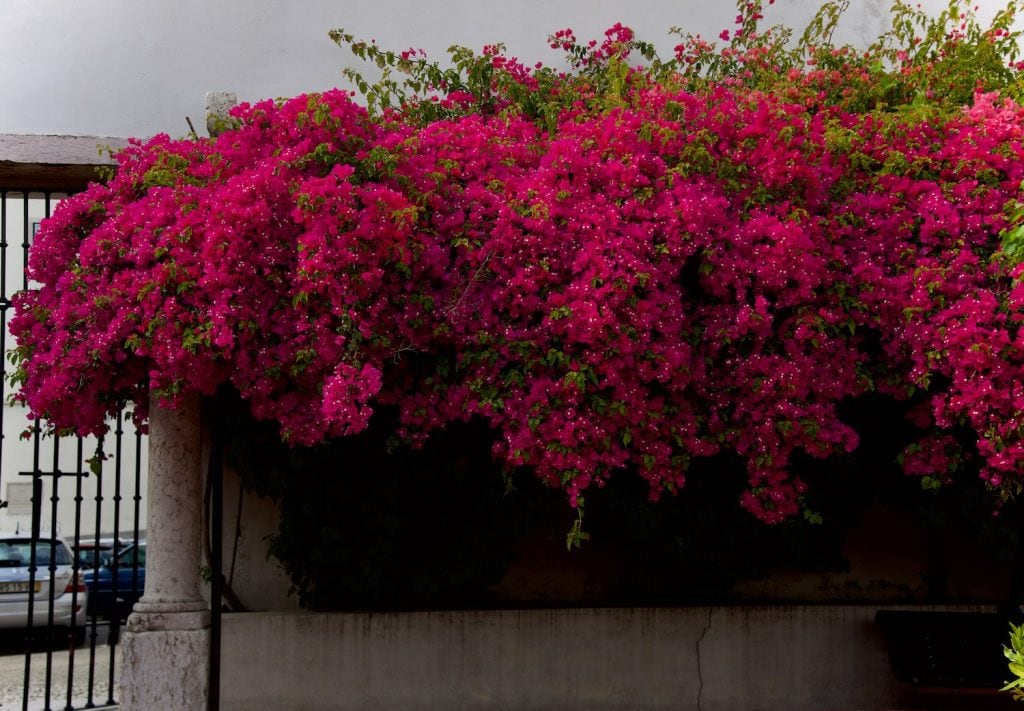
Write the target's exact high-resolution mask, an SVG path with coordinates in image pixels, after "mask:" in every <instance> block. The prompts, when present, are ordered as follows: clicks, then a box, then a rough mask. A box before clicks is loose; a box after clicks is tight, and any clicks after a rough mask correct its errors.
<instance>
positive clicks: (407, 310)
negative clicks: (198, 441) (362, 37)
mask: <svg viewBox="0 0 1024 711" xmlns="http://www.w3.org/2000/svg"><path fill="white" fill-rule="evenodd" d="M843 7H844V4H843V3H841V2H840V3H835V2H831V3H826V4H825V5H824V6H823V8H822V10H821V11H820V12H819V14H818V15H817V17H816V18H815V19H814V21H812V23H811V25H810V27H809V28H808V30H807V31H806V32H805V33H804V34H803V35H802V40H801V41H800V42H798V43H797V44H796V45H795V46H794V45H792V43H791V42H789V35H788V34H787V31H786V30H784V29H779V28H771V29H762V28H761V23H760V20H761V17H760V15H761V5H760V3H759V2H741V3H740V5H739V9H740V13H739V17H738V18H737V20H738V22H737V28H736V30H735V31H733V32H731V33H729V32H727V33H723V37H724V38H725V39H726V40H727V41H728V45H727V46H725V47H723V48H718V47H716V46H714V45H712V44H710V43H708V42H706V41H705V40H703V39H700V38H698V37H688V36H685V35H683V34H682V33H681V32H680V33H679V34H680V36H681V39H682V42H681V43H680V44H679V46H678V47H677V48H676V50H675V53H674V55H673V57H671V58H668V59H663V58H660V57H659V56H658V55H657V53H656V52H655V50H654V48H653V47H652V46H651V45H649V44H647V43H645V42H643V41H640V40H638V39H637V38H636V37H635V36H634V34H633V32H632V31H631V30H630V29H629V28H626V27H623V26H621V25H617V26H615V27H613V28H611V29H610V30H608V32H607V33H606V35H605V38H604V40H603V41H601V42H596V41H595V42H591V43H587V44H581V43H580V42H578V41H577V39H576V37H575V36H574V34H573V33H572V31H571V30H562V31H560V32H557V33H555V34H554V35H552V37H551V44H552V45H553V46H554V47H555V48H556V49H561V50H563V51H564V52H565V56H566V60H567V63H568V66H569V69H568V70H566V71H562V70H558V69H555V68H551V67H545V66H543V65H540V66H533V67H532V68H531V67H528V66H526V65H524V64H523V63H521V62H519V61H518V60H516V59H514V58H511V57H508V56H507V55H506V54H505V53H504V51H503V49H502V48H501V47H500V46H492V47H487V48H485V49H484V50H483V52H482V53H480V54H476V53H474V52H472V51H470V50H467V49H465V48H453V49H452V51H451V66H449V67H442V66H441V65H439V64H436V63H433V62H431V61H429V60H428V59H427V58H425V57H423V56H422V55H421V54H419V53H417V52H414V51H408V52H403V53H397V54H396V53H393V52H389V51H386V50H381V49H379V48H377V47H376V46H375V45H373V44H372V43H369V44H368V43H364V42H360V41H357V40H355V39H354V38H353V37H351V36H350V35H348V34H346V33H345V32H344V31H342V30H338V31H336V32H335V33H334V34H333V36H334V37H335V39H336V40H338V41H339V42H340V43H342V44H346V45H348V46H350V47H351V49H352V50H353V52H355V53H356V55H357V56H359V57H362V58H364V59H367V60H369V61H371V62H373V63H375V64H376V65H377V66H378V67H379V68H380V69H381V70H382V71H383V76H382V78H381V79H380V80H379V81H376V82H370V81H367V80H366V79H364V78H363V77H362V76H361V75H359V74H358V73H356V72H349V77H350V78H351V79H352V80H353V81H354V83H355V85H356V86H357V88H358V89H359V90H360V91H361V92H362V93H363V95H364V97H365V102H366V106H365V107H364V106H361V105H359V104H357V103H356V102H354V101H353V100H352V97H351V96H350V94H349V93H347V92H343V91H337V90H336V91H330V92H325V93H323V94H311V95H308V96H300V97H296V98H294V99H288V100H284V101H280V102H270V101H267V102H261V103H258V104H256V105H252V106H249V105H244V106H242V107H240V108H239V109H238V110H237V111H236V113H235V114H234V121H235V122H236V123H235V124H234V128H232V129H231V130H228V131H225V132H224V133H222V134H221V135H220V136H218V137H217V138H216V139H209V140H207V139H191V140H171V139H170V138H168V137H167V136H157V137H155V138H153V139H151V140H149V141H147V142H144V143H142V142H138V143H135V144H133V145H132V146H130V147H129V148H128V149H126V150H125V151H123V152H122V153H121V154H120V155H119V157H118V160H119V168H118V171H117V174H116V175H115V176H114V177H113V178H112V179H111V180H110V181H109V182H108V183H107V184H106V185H93V186H91V187H90V188H89V189H88V190H87V191H86V192H84V193H82V194H80V195H78V196H75V197H74V198H72V199H69V200H67V201H65V202H64V203H62V205H61V207H60V209H59V210H58V211H57V213H56V214H55V216H54V217H53V218H52V219H50V220H49V221H47V223H46V224H45V226H44V227H43V228H42V230H41V231H40V234H39V236H38V239H37V243H36V245H35V248H34V250H33V255H32V258H31V264H30V272H31V277H32V279H34V280H35V281H37V282H38V283H40V284H41V285H42V287H41V289H39V290H38V291H32V292H26V293H24V294H21V295H20V296H19V297H18V299H17V304H16V306H17V316H16V317H15V319H14V320H13V322H12V326H11V327H12V330H13V332H14V333H15V334H16V336H17V338H18V347H17V349H16V350H15V351H14V352H13V359H14V361H15V362H16V364H17V371H16V373H15V376H14V378H15V380H16V381H17V382H18V383H20V385H21V389H20V391H19V393H18V395H17V398H18V399H20V400H21V401H23V402H25V403H27V404H28V405H29V406H30V408H31V410H32V412H33V413H34V414H35V415H36V416H39V417H42V418H45V419H47V420H48V421H49V422H50V423H52V424H53V425H54V426H56V427H62V428H63V427H71V428H75V429H77V430H78V431H79V432H82V433H89V432H97V431H100V430H101V429H102V428H103V426H104V425H103V417H104V415H105V414H106V413H107V412H111V411H114V410H116V409H117V408H119V407H120V406H121V405H123V404H124V403H125V402H134V403H135V405H136V411H137V413H138V414H139V417H140V418H143V417H144V416H145V408H146V406H147V403H148V398H149V396H150V395H151V394H152V395H154V396H155V397H156V398H157V400H158V401H159V402H161V403H162V404H164V405H166V406H174V403H175V402H176V399H177V398H179V397H180V396H181V394H182V393H183V392H187V391H199V392H202V393H212V392H214V391H215V390H216V389H217V388H218V387H219V386H221V385H223V384H225V383H228V384H230V385H232V386H233V387H234V388H235V389H236V390H237V391H238V392H239V393H240V394H241V395H242V397H243V398H245V400H246V401H247V402H248V403H249V405H250V408H251V411H252V413H253V415H254V416H255V417H257V418H258V419H261V420H267V421H273V422H276V423H277V425H278V427H279V434H280V436H281V437H282V438H283V439H285V440H287V441H288V442H289V443H291V444H293V445H297V446H313V445H316V444H318V443H320V442H322V441H325V440H329V439H332V438H339V437H346V436H352V435H355V434H357V433H359V432H362V431H364V430H365V429H366V428H367V426H368V423H369V422H370V418H371V415H372V413H373V411H374V408H379V407H381V406H387V407H392V408H394V409H395V410H396V411H397V413H398V414H397V420H396V425H395V428H394V434H396V435H397V436H398V437H400V438H401V439H402V440H403V441H404V442H406V443H408V444H410V445H413V446H421V445H423V444H424V443H425V442H427V441H428V440H429V438H430V437H431V436H436V435H437V434H438V433H440V432H444V431H445V430H447V429H449V428H451V427H453V426H454V425H455V424H456V423H466V422H470V421H477V422H482V423H484V424H485V425H486V426H487V427H488V428H489V429H490V431H492V432H494V433H495V441H494V443H493V446H492V455H493V456H494V457H495V459H496V461H498V462H499V463H501V464H502V465H503V466H504V467H505V468H506V470H507V471H508V472H513V471H519V470H531V471H533V472H534V473H535V474H536V475H537V476H538V477H539V478H540V479H541V480H542V481H544V482H545V483H546V484H548V485H549V486H551V487H554V488H561V489H563V490H564V491H565V492H566V495H567V497H568V499H569V501H570V503H571V504H572V506H574V507H577V508H578V507H580V506H581V505H582V503H583V499H584V494H585V493H586V492H587V491H590V490H593V489H594V488H595V487H596V488H600V487H602V486H604V485H605V484H606V482H608V481H609V479H610V478H611V477H613V475H616V474H617V473H619V472H622V471H628V472H634V473H636V474H638V475H639V476H640V477H642V478H643V479H644V480H646V482H647V484H648V487H649V492H650V496H651V498H653V499H657V498H658V497H659V496H661V495H662V494H663V493H665V492H670V493H675V492H678V491H679V489H680V488H681V487H683V486H684V484H685V483H686V479H687V475H688V471H689V470H690V467H691V465H692V463H693V462H694V461H695V460H698V459H701V458H707V457H713V456H718V455H725V456H729V457H736V458H738V459H739V460H740V461H742V462H743V463H744V467H745V473H746V479H747V488H746V490H745V491H744V493H743V494H742V495H741V501H742V504H743V506H744V507H745V508H747V509H748V510H749V511H751V512H753V513H754V514H755V515H756V516H758V517H759V518H760V519H762V520H764V521H767V522H773V523H778V522H781V521H784V520H786V519H789V518H791V517H793V516H797V515H803V516H805V517H806V518H807V519H808V520H817V513H816V512H815V511H814V510H813V509H812V508H810V507H809V506H808V504H807V498H806V493H807V482H806V480H805V479H806V477H802V476H801V475H800V474H799V472H798V471H797V470H796V468H795V467H794V462H795V461H797V460H798V459H801V458H805V457H809V458H811V459H815V460H824V459H825V458H828V457H834V456H841V455H842V454H844V453H847V452H850V451H851V450H854V449H855V448H856V447H857V446H858V444H859V437H858V433H857V432H856V431H855V429H854V428H853V427H851V426H850V424H849V423H848V422H846V421H844V419H843V417H842V416H841V408H842V406H843V404H844V403H846V402H849V401H850V400H854V399H857V398H862V397H865V396H866V395H868V394H870V393H881V394H884V395H886V396H887V397H890V398H892V399H893V400H895V401H896V402H899V403H903V404H904V405H905V409H906V412H907V419H908V422H909V423H910V425H911V426H912V428H913V433H914V436H913V438H912V440H913V441H911V442H910V443H909V444H908V445H907V447H906V448H905V450H904V451H903V452H902V454H901V455H900V462H901V464H902V467H903V469H904V471H905V472H906V473H907V474H909V475H912V476H917V477H919V478H920V481H921V485H922V486H923V487H924V488H926V489H934V488H938V487H942V486H944V485H947V484H949V483H950V482H951V481H953V480H954V479H955V478H956V477H957V476H961V475H963V474H964V473H971V474H973V473H975V472H976V473H979V474H980V476H981V478H982V480H983V481H984V482H985V483H986V486H988V487H989V489H990V490H991V491H992V492H993V494H995V495H996V501H997V502H998V501H1000V500H1005V499H1007V498H1010V497H1013V496H1014V495H1016V494H1017V493H1019V491H1020V489H1021V481H1022V478H1021V475H1022V473H1024V436H1022V435H1024V384H1022V383H1024V379H1022V378H1021V368H1022V365H1024V342H1022V337H1024V336H1022V332H1021V325H1022V323H1024V286H1022V285H1021V283H1020V281H1019V279H1018V276H1019V272H1020V268H1019V267H1018V266H1016V259H1015V257H1016V255H1017V254H1018V253H1019V249H1018V248H1017V247H1015V246H1014V245H1015V244H1016V242H1017V241H1019V234H1020V230H1019V215H1020V208H1019V204H1018V202H1017V201H1018V197H1019V192H1020V186H1021V181H1022V179H1024V161H1022V157H1024V123H1022V118H1024V109H1022V108H1021V106H1020V105H1018V104H1017V103H1016V101H1015V97H1016V96H1017V94H1018V91H1019V67H1018V65H1017V64H1015V62H1016V59H1017V55H1016V41H1017V33H1016V31H1014V30H1013V29H1012V20H1013V16H1014V12H1015V10H1016V4H1015V3H1010V5H1008V6H1007V8H1006V10H1005V11H1004V12H1003V13H1000V14H999V15H997V17H996V19H995V21H994V23H993V24H992V25H991V26H990V27H988V28H982V27H981V25H980V24H979V23H978V22H977V20H976V19H975V17H974V15H973V13H972V12H971V11H970V9H969V8H968V7H967V6H966V5H964V4H963V3H961V2H959V1H958V0H953V1H952V2H951V4H950V5H949V7H948V9H947V10H946V11H945V12H943V13H942V14H941V15H940V16H939V17H937V18H934V19H932V18H928V17H926V16H924V15H921V14H920V13H918V12H917V11H915V10H912V9H910V8H908V7H907V6H904V5H902V4H899V3H898V4H897V5H896V7H895V10H894V14H893V27H892V30H891V31H890V32H889V33H887V34H886V35H885V36H883V37H882V38H880V40H879V41H878V42H877V43H876V44H875V45H874V46H873V47H872V48H870V49H869V50H868V51H867V52H866V53H864V52H858V51H855V50H853V49H852V48H849V47H834V46H832V44H831V35H832V32H833V30H834V28H835V26H836V23H837V22H838V21H839V18H840V17H841V14H842V9H843ZM641 60H642V61H641ZM1004 239H1005V241H1006V245H1007V247H1006V249H1005V250H1003V243H1004ZM573 531H574V534H575V536H576V538H577V540H578V539H579V537H580V536H582V535H583V532H582V529H580V528H578V527H574V528H573Z"/></svg>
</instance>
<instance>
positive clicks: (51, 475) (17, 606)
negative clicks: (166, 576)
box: [0, 189, 148, 711]
mask: <svg viewBox="0 0 1024 711" xmlns="http://www.w3.org/2000/svg"><path fill="white" fill-rule="evenodd" d="M63 197H65V194H64V193H58V192H53V191H46V192H34V191H31V190H13V189H0V350H2V351H3V352H4V353H6V352H7V350H8V349H9V348H10V347H11V346H12V345H13V344H12V343H11V339H10V336H9V334H8V331H7V327H8V321H9V319H10V316H11V309H12V297H13V295H14V293H15V292H17V291H18V290H21V289H28V288H31V287H32V284H31V283H30V281H29V280H28V277H27V275H26V273H25V266H26V264H27V260H28V253H29V247H30V246H31V243H32V237H33V235H34V234H35V232H36V230H37V229H38V226H39V223H40V222H41V221H42V220H43V219H45V218H46V217H48V216H49V215H50V213H51V212H52V210H53V208H54V207H55V206H56V204H57V203H58V202H59V201H60V199H61V198H63ZM4 364H5V365H4V368H3V376H4V377H3V380H2V381H0V396H2V400H3V403H4V404H3V406H2V407H0V636H3V637H4V639H3V640H2V641H3V643H4V644H3V648H0V708H17V707H18V705H19V704H20V706H21V708H22V709H23V710H24V711H29V709H65V710H66V711H73V710H76V709H92V708H104V707H109V706H112V705H116V703H117V679H118V676H119V672H120V669H119V664H120V659H119V654H118V640H119V638H120V632H121V626H122V624H123V622H124V619H125V617H126V616H127V614H128V612H129V611H130V609H131V605H132V604H133V603H134V601H135V600H137V599H138V598H139V597H140V596H141V594H142V591H143V588H144V585H145V527H146V509H145V502H144V500H143V491H144V490H145V483H146V482H145V477H146V471H147V468H148V462H147V461H146V447H145V442H144V439H145V436H144V435H143V434H142V433H141V432H140V431H139V430H137V429H136V428H135V427H134V426H133V424H132V422H131V420H130V418H126V417H123V416H119V417H117V418H116V419H115V420H113V421H112V422H111V423H110V432H109V433H108V434H107V435H106V436H104V437H101V438H92V437H90V438H82V437H66V436H65V437H59V436H49V435H45V434H44V433H43V432H42V431H41V429H40V427H39V423H38V422H33V421H31V420H29V419H28V418H27V412H26V411H25V409H24V408H23V407H20V406H18V405H14V404H11V403H10V402H9V396H10V394H11V392H10V389H9V387H8V385H7V380H6V376H7V374H8V368H7V361H6V359H5V361H4ZM22 660H23V662H22V665H23V666H22V667H21V669H20V671H21V681H22V684H21V688H20V694H16V692H17V691H18V689H17V687H16V686H15V685H12V683H11V679H3V678H2V677H3V675H4V674H5V673H6V674H8V675H10V676H11V677H12V678H13V676H14V671H15V670H16V667H17V664H16V662H18V661H22ZM4 689H7V691H6V692H5V691H3V690H4ZM5 693H6V694H8V695H9V696H11V697H13V696H15V695H17V696H18V697H19V698H8V697H7V696H4V694H5Z"/></svg>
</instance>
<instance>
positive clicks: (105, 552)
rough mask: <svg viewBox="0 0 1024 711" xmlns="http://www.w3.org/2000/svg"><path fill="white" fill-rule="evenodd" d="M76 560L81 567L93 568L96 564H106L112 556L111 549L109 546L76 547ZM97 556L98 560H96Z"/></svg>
mask: <svg viewBox="0 0 1024 711" xmlns="http://www.w3.org/2000/svg"><path fill="white" fill-rule="evenodd" d="M77 557H78V562H79V564H80V565H81V566H82V567H83V568H95V567H97V565H106V564H107V563H109V562H110V559H111V558H112V557H113V551H111V550H110V549H109V548H92V547H89V548H86V547H79V548H78V554H77ZM97 557H98V558H99V561H97Z"/></svg>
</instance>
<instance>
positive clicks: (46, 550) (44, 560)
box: [0, 535, 88, 640]
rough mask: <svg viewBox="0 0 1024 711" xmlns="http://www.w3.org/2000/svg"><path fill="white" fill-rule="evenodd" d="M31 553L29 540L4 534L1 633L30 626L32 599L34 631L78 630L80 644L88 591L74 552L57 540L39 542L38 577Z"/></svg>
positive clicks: (0, 576) (0, 554) (0, 578)
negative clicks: (33, 572) (33, 567)
mask: <svg viewBox="0 0 1024 711" xmlns="http://www.w3.org/2000/svg"><path fill="white" fill-rule="evenodd" d="M32 549H33V541H32V538H31V536H25V535H4V536H0V629H24V628H27V627H28V626H29V611H28V608H29V599H30V598H31V600H32V627H33V628H38V629H42V628H46V627H47V626H49V625H52V626H53V627H60V628H64V629H70V628H75V630H74V633H75V638H76V640H79V639H84V638H85V621H86V620H85V613H84V610H85V608H86V605H87V599H88V593H87V591H86V587H85V584H84V582H83V580H82V578H81V575H80V573H77V572H76V571H75V566H74V558H73V557H72V555H71V549H69V548H68V546H67V544H66V543H64V541H62V540H59V539H56V538H46V539H38V540H36V541H35V568H36V570H35V576H34V577H33V576H32V575H31V574H30V571H29V567H30V566H31V564H32ZM51 562H52V564H53V565H52V570H51ZM51 575H52V578H51ZM51 595H52V599H53V617H52V618H51V617H50V599H51Z"/></svg>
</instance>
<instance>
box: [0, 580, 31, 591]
mask: <svg viewBox="0 0 1024 711" xmlns="http://www.w3.org/2000/svg"><path fill="white" fill-rule="evenodd" d="M39 588H40V585H39V581H38V580H37V581H36V582H35V587H34V588H33V591H34V592H39ZM24 592H28V581H27V580H18V581H15V582H0V594H3V593H24Z"/></svg>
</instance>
